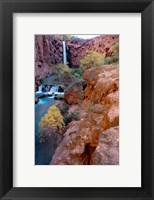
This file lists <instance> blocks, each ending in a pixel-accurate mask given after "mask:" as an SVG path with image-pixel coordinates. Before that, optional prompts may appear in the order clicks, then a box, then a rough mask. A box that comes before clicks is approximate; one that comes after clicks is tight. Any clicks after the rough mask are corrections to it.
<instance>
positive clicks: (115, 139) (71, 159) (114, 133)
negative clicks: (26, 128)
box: [51, 64, 119, 165]
mask: <svg viewBox="0 0 154 200" xmlns="http://www.w3.org/2000/svg"><path fill="white" fill-rule="evenodd" d="M83 78H84V79H85V80H86V82H87V86H86V88H85V90H84V98H82V99H83V100H82V102H81V101H80V120H79V121H72V122H71V123H69V124H68V127H67V131H66V132H65V133H64V135H63V136H64V138H63V140H62V142H61V143H60V145H59V147H58V148H57V149H56V151H55V154H54V155H53V157H52V161H51V164H54V165H90V164H93V165H99V164H100V165H102V164H103V165H109V164H110V165H117V164H119V67H118V64H116V65H106V66H102V67H99V68H91V69H88V70H86V71H85V72H84V74H83ZM72 96H73V90H72ZM65 99H66V101H67V96H66V97H65ZM69 100H70V99H69ZM80 100H81V99H80ZM74 103H75V104H76V103H77V102H76V101H75V102H74ZM71 104H73V101H71Z"/></svg>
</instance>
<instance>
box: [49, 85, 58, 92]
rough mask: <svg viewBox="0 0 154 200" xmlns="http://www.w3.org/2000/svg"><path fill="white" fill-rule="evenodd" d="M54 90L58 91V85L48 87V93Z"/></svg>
mask: <svg viewBox="0 0 154 200" xmlns="http://www.w3.org/2000/svg"><path fill="white" fill-rule="evenodd" d="M55 92H58V86H56V85H53V86H52V87H51V89H50V93H55Z"/></svg>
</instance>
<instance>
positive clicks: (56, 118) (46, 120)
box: [40, 105, 65, 136]
mask: <svg viewBox="0 0 154 200" xmlns="http://www.w3.org/2000/svg"><path fill="white" fill-rule="evenodd" d="M64 126H65V123H64V121H63V116H62V114H61V112H60V110H59V109H58V108H57V106H55V105H53V106H51V107H50V108H49V109H48V112H47V114H45V115H44V116H43V117H42V118H41V121H40V129H41V135H46V136H47V135H50V134H52V132H53V131H55V130H56V131H61V130H62V129H63V127H64Z"/></svg>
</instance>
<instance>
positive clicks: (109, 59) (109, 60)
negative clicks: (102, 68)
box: [104, 53, 119, 65]
mask: <svg viewBox="0 0 154 200" xmlns="http://www.w3.org/2000/svg"><path fill="white" fill-rule="evenodd" d="M118 61H119V53H117V54H116V55H114V56H112V57H106V58H105V59H104V64H105V65H109V64H112V63H116V62H118Z"/></svg>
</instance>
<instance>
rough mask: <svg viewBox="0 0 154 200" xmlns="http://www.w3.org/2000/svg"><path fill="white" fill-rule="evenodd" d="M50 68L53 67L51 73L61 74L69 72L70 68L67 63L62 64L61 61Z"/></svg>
mask: <svg viewBox="0 0 154 200" xmlns="http://www.w3.org/2000/svg"><path fill="white" fill-rule="evenodd" d="M52 69H53V74H59V75H63V74H70V73H71V69H70V68H69V67H68V66H67V65H64V64H62V63H61V64H58V65H54V66H52Z"/></svg>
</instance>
